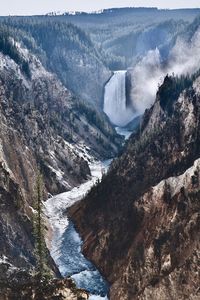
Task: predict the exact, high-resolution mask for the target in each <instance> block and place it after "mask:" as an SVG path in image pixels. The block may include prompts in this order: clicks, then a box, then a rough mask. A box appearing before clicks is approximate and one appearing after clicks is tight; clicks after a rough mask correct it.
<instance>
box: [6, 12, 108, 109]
mask: <svg viewBox="0 0 200 300" xmlns="http://www.w3.org/2000/svg"><path fill="white" fill-rule="evenodd" d="M1 21H2V23H3V24H4V23H6V24H7V25H8V26H12V27H13V28H15V30H16V28H18V29H19V30H20V31H21V30H23V33H20V32H19V33H18V35H20V40H23V41H24V42H25V44H26V46H27V47H28V48H29V49H30V50H32V51H34V52H35V53H36V54H37V55H39V56H40V59H41V61H42V63H43V64H44V65H45V66H46V67H47V68H48V70H50V71H51V72H53V73H54V74H56V75H57V77H58V78H59V79H60V81H61V82H62V83H63V84H64V86H65V87H66V88H68V89H70V91H72V92H73V93H74V94H75V95H76V96H78V97H80V98H81V99H82V100H85V101H86V102H89V103H92V104H93V105H94V106H95V107H96V108H99V109H100V108H101V107H102V103H103V92H104V85H105V83H106V82H107V81H108V79H109V78H110V76H111V71H110V70H109V69H108V68H107V67H106V66H105V64H104V63H103V59H102V56H101V54H100V52H99V51H98V48H97V47H95V45H94V44H93V43H92V41H91V39H90V37H89V35H87V34H86V33H85V32H84V31H83V30H81V28H78V27H76V26H75V25H72V24H71V23H70V24H68V23H66V22H62V21H61V20H59V19H57V20H51V18H47V17H44V16H43V17H32V18H12V19H5V20H4V19H3V20H1Z"/></svg>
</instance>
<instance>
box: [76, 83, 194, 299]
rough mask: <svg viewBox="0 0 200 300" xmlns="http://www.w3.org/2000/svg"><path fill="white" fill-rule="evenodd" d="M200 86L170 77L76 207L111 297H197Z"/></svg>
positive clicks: (80, 226) (81, 228) (86, 243)
mask: <svg viewBox="0 0 200 300" xmlns="http://www.w3.org/2000/svg"><path fill="white" fill-rule="evenodd" d="M199 86H200V85H199V78H198V79H196V80H195V82H194V83H193V84H191V86H190V87H188V88H187V89H186V90H184V91H182V92H181V93H180V90H179V88H178V87H179V84H178V82H177V81H176V79H173V78H169V77H166V79H165V81H164V84H163V86H161V87H160V89H159V92H158V94H157V99H156V102H155V104H154V105H153V106H152V108H151V109H150V110H148V111H146V112H145V115H144V117H143V122H142V123H141V126H140V129H139V131H138V132H137V133H136V134H134V135H132V136H131V138H130V140H129V142H128V143H127V145H126V149H125V152H124V153H123V154H122V155H121V157H119V158H118V159H116V160H115V161H114V162H113V163H112V166H111V169H110V170H109V172H108V174H107V176H104V178H103V180H102V182H101V183H100V184H99V185H97V186H96V187H94V188H93V189H92V190H91V192H90V193H89V195H88V196H87V197H86V199H85V200H84V201H82V202H80V203H78V204H76V205H75V206H74V207H73V208H72V209H71V215H72V217H73V219H74V221H75V224H76V226H77V227H78V229H79V232H80V233H81V235H82V237H83V239H84V246H83V251H84V253H85V254H86V255H87V256H88V257H89V258H90V259H91V260H92V261H93V262H94V263H95V264H96V265H97V266H98V267H99V268H100V270H101V271H102V273H103V274H104V275H105V276H106V278H107V279H108V281H109V282H110V284H111V288H110V299H111V300H114V299H119V300H125V299H127V300H133V299H155V300H157V299H164V300H165V299H185V297H186V298H190V299H198V297H199V288H198V281H199V278H198V274H199V266H198V263H197V261H198V260H199V227H200V219H199V201H198V199H199V196H200V194H199V188H200V179H199V178H200V173H199V172H200V162H199V157H200V148H199V145H200V135H199V132H200V131H199V130H200V127H199V126H200V125H199V121H200V115H199V111H200V106H199V105H200V94H199ZM177 91H179V94H177ZM180 286H181V289H180Z"/></svg>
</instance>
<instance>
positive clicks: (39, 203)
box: [33, 173, 48, 279]
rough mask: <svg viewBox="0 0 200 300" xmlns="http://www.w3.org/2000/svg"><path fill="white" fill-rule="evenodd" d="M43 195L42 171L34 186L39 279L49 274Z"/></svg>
mask: <svg viewBox="0 0 200 300" xmlns="http://www.w3.org/2000/svg"><path fill="white" fill-rule="evenodd" d="M43 196H44V186H43V178H42V175H41V174H40V173H38V174H37V178H36V183H35V188H34V209H35V212H34V217H33V225H34V237H35V256H36V261H37V268H36V270H37V276H38V278H39V279H42V278H45V277H46V276H48V272H47V268H46V256H47V253H46V244H45V240H44V230H45V225H44V220H43Z"/></svg>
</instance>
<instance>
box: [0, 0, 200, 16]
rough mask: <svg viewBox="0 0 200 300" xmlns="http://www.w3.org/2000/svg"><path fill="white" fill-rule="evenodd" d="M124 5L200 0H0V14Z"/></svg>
mask: <svg viewBox="0 0 200 300" xmlns="http://www.w3.org/2000/svg"><path fill="white" fill-rule="evenodd" d="M126 6H143V7H144V6H146V7H149V6H156V7H159V8H182V7H184V8H186V7H187V8H189V7H200V0H0V15H13V14H16V15H27V14H28V15H30V14H44V13H47V12H51V11H74V10H76V11H93V10H99V9H102V8H109V7H110V8H111V7H126Z"/></svg>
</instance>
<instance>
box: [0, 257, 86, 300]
mask: <svg viewBox="0 0 200 300" xmlns="http://www.w3.org/2000/svg"><path fill="white" fill-rule="evenodd" d="M2 274H4V276H2ZM5 275H6V276H5ZM15 299H16V300H17V299H20V300H27V299H29V300H31V299H35V300H52V299H58V300H59V299H60V300H87V299H89V295H88V293H87V292H86V291H84V290H81V289H77V288H76V285H75V283H74V282H73V281H72V280H71V279H70V278H66V279H43V280H40V279H39V278H37V277H36V276H31V275H30V274H29V273H27V272H26V271H25V270H23V269H18V268H16V267H13V266H12V265H11V264H10V263H9V262H8V261H6V259H5V258H4V259H3V260H1V264H0V300H15Z"/></svg>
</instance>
